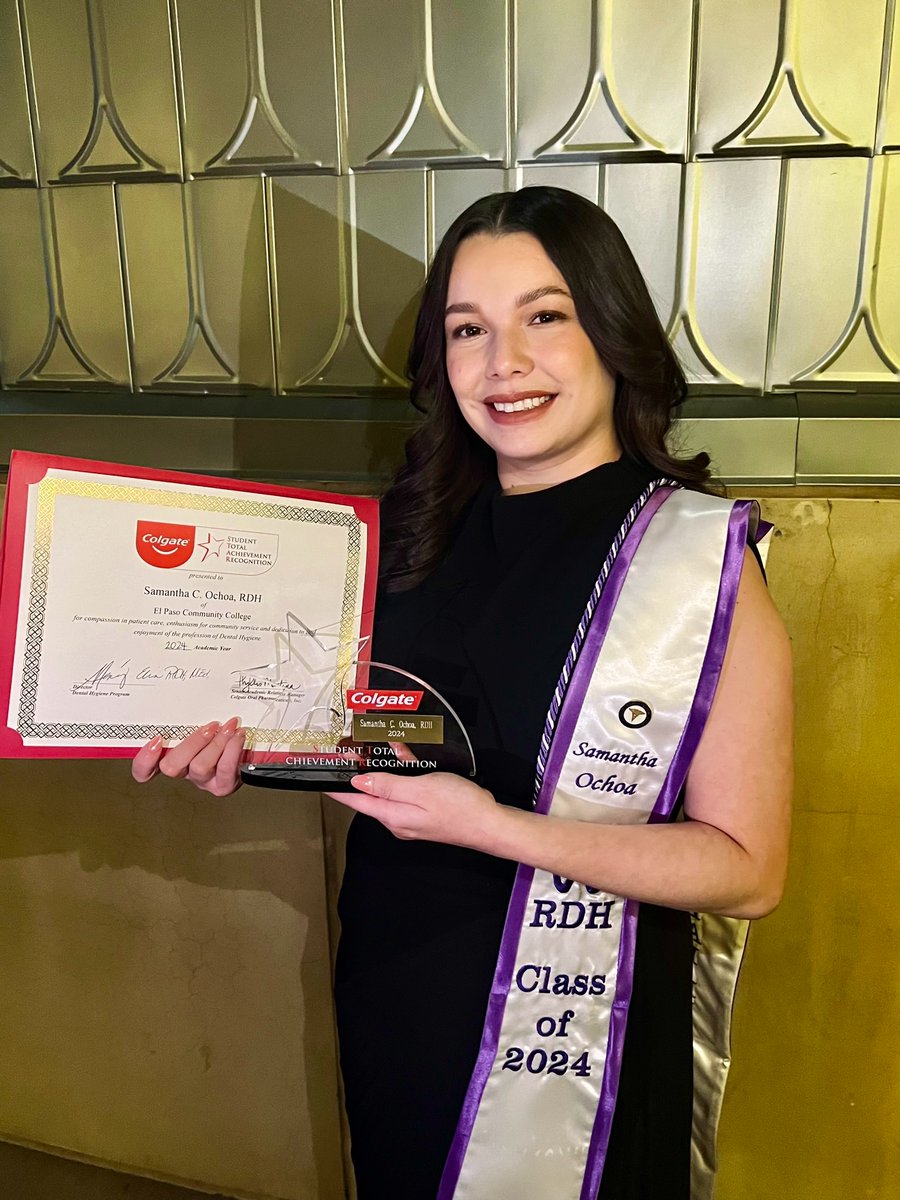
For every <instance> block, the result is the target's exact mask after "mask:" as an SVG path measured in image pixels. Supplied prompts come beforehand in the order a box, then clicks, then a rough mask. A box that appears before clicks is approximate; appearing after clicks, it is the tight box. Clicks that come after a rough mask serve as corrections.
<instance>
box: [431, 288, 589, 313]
mask: <svg viewBox="0 0 900 1200" xmlns="http://www.w3.org/2000/svg"><path fill="white" fill-rule="evenodd" d="M544 296H565V298H566V299H567V300H571V299H572V297H571V296H570V295H569V293H568V292H567V291H566V290H565V288H561V287H558V286H557V285H556V284H554V283H549V284H547V285H546V286H544V287H537V288H532V289H531V291H530V292H523V293H522V295H521V296H517V297H516V308H525V306H526V305H528V304H534V302H535V300H541V299H543V297H544ZM474 312H478V305H477V304H473V303H472V302H471V300H461V301H460V302H459V303H458V304H450V305H448V306H447V309H446V311H445V313H444V316H445V317H449V316H450V315H451V314H452V313H474Z"/></svg>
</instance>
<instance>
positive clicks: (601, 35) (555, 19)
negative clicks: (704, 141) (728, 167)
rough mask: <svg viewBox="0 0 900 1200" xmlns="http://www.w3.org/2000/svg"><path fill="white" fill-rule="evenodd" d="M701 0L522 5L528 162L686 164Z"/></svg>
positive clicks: (519, 24) (526, 0)
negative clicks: (615, 158)
mask: <svg viewBox="0 0 900 1200" xmlns="http://www.w3.org/2000/svg"><path fill="white" fill-rule="evenodd" d="M691 14H692V4H691V0H669V3H667V4H664V5H660V4H659V3H658V2H656V0H629V2H628V3H627V4H618V3H614V0H556V2H555V3H554V4H536V3H534V2H533V0H517V3H516V41H517V49H518V53H517V113H518V136H517V153H518V157H519V159H520V160H527V159H532V158H545V157H578V156H582V157H596V156H597V155H599V154H610V153H613V154H617V155H621V154H634V153H639V154H644V155H646V154H654V155H662V154H681V153H683V152H684V148H685V137H686V132H687V121H688V99H689V93H690V59H691V20H692V17H691Z"/></svg>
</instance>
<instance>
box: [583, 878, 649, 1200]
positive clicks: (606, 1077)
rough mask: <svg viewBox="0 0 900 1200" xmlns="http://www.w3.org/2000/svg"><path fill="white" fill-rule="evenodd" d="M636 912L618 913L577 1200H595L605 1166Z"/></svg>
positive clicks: (635, 908) (631, 903) (633, 904)
mask: <svg viewBox="0 0 900 1200" xmlns="http://www.w3.org/2000/svg"><path fill="white" fill-rule="evenodd" d="M639 910H640V905H639V904H638V902H637V901H636V900H626V901H625V905H624V908H623V910H622V933H621V939H620V941H619V961H618V964H617V966H616V998H615V1000H613V1002H612V1009H611V1011H610V1014H609V1038H608V1039H607V1043H606V1062H605V1064H604V1067H603V1083H602V1084H601V1086H600V1103H599V1104H598V1105H597V1116H596V1117H595V1118H594V1128H593V1130H592V1131H591V1143H590V1145H589V1147H588V1152H587V1159H586V1160H585V1172H584V1179H583V1181H582V1184H581V1196H580V1200H597V1192H598V1191H599V1189H600V1180H601V1178H602V1177H603V1168H604V1167H605V1166H606V1151H607V1148H608V1146H609V1135H610V1131H611V1130H612V1123H613V1116H614V1115H615V1111H616V1099H617V1097H618V1093H619V1076H620V1075H621V1073H622V1052H623V1050H624V1049H625V1028H626V1026H627V1024H628V1010H629V1008H630V1007H631V992H632V988H633V986H634V951H635V946H636V945H637V926H638V912H639Z"/></svg>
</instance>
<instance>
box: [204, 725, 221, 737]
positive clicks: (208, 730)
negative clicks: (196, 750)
mask: <svg viewBox="0 0 900 1200" xmlns="http://www.w3.org/2000/svg"><path fill="white" fill-rule="evenodd" d="M218 732H219V722H218V721H210V723H209V724H208V725H204V726H203V736H204V737H205V738H211V737H212V736H213V735H214V734H216V733H218Z"/></svg>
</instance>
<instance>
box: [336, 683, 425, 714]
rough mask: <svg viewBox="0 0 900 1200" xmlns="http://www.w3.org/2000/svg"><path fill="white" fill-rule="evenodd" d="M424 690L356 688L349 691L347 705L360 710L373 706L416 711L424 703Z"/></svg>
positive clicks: (399, 710)
mask: <svg viewBox="0 0 900 1200" xmlns="http://www.w3.org/2000/svg"><path fill="white" fill-rule="evenodd" d="M424 694H425V693H424V692H398V691H368V692H367V691H365V690H364V689H363V688H354V690H353V691H352V692H348V693H347V707H348V708H355V709H357V710H358V711H360V712H368V711H369V710H370V709H373V708H382V709H389V710H391V711H394V712H415V711H416V709H417V708H418V707H419V705H420V704H421V703H422V697H423V696H424Z"/></svg>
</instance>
